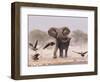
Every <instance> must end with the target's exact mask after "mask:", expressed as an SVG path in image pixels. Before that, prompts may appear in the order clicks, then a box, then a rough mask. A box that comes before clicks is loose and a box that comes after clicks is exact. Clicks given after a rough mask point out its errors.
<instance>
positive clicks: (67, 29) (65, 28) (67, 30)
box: [62, 27, 70, 35]
mask: <svg viewBox="0 0 100 82" xmlns="http://www.w3.org/2000/svg"><path fill="white" fill-rule="evenodd" d="M62 33H63V35H68V34H69V33H70V30H69V28H68V27H63V29H62Z"/></svg>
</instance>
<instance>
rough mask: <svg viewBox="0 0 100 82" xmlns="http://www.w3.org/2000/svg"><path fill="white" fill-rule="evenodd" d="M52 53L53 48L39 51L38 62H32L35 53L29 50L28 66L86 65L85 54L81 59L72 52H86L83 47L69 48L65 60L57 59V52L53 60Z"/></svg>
mask: <svg viewBox="0 0 100 82" xmlns="http://www.w3.org/2000/svg"><path fill="white" fill-rule="evenodd" d="M53 51H54V47H52V48H51V49H45V50H43V49H39V50H38V51H37V53H39V54H40V56H39V60H33V59H32V56H34V54H35V53H36V52H34V51H33V50H32V49H30V48H29V55H28V57H29V59H28V66H47V65H71V64H87V63H88V53H87V54H85V57H81V56H80V55H79V54H77V53H74V52H72V51H78V52H80V51H87V46H86V45H84V46H82V47H78V46H77V47H76V46H75V47H73V46H70V47H69V50H68V57H67V58H59V50H58V51H57V56H58V57H57V58H56V59H53Z"/></svg>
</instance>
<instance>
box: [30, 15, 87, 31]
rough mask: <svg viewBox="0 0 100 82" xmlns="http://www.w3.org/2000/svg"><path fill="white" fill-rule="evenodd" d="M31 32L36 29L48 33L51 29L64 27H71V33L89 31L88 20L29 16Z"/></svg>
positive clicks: (83, 18)
mask: <svg viewBox="0 0 100 82" xmlns="http://www.w3.org/2000/svg"><path fill="white" fill-rule="evenodd" d="M28 20H29V21H28V22H29V24H28V26H29V31H32V30H34V29H40V30H42V31H48V29H49V28H50V27H57V28H61V27H64V26H67V27H69V29H70V30H71V31H73V30H77V29H79V30H82V31H84V32H87V31H88V18H86V17H67V16H66V17H65V16H63V17H62V16H39V15H37V16H36V15H29V16H28Z"/></svg>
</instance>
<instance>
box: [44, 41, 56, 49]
mask: <svg viewBox="0 0 100 82" xmlns="http://www.w3.org/2000/svg"><path fill="white" fill-rule="evenodd" d="M53 45H55V43H54V42H49V43H48V44H46V45H45V46H44V48H43V49H45V48H47V47H49V46H53Z"/></svg>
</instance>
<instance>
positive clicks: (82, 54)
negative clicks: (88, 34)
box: [72, 51, 88, 57]
mask: <svg viewBox="0 0 100 82" xmlns="http://www.w3.org/2000/svg"><path fill="white" fill-rule="evenodd" d="M72 52H74V53H77V54H80V55H81V56H82V57H84V56H85V54H86V53H87V52H88V51H85V52H76V51H72Z"/></svg>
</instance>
